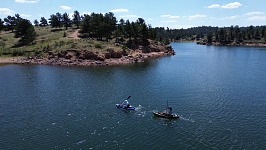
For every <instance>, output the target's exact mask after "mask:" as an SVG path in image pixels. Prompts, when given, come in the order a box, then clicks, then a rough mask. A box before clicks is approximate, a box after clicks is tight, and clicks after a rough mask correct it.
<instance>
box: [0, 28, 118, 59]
mask: <svg viewBox="0 0 266 150" xmlns="http://www.w3.org/2000/svg"><path fill="white" fill-rule="evenodd" d="M35 31H36V32H37V39H36V40H35V43H34V44H33V45H29V46H23V47H15V44H16V43H17V42H18V40H19V39H16V38H14V33H11V32H1V33H0V56H5V57H6V56H12V55H13V56H20V55H23V56H33V55H39V56H45V55H46V52H48V51H53V52H59V51H64V50H69V49H78V50H95V51H99V52H105V51H106V50H107V49H108V48H113V49H114V50H121V49H122V47H121V46H115V45H114V43H111V42H101V41H96V40H88V39H73V38H68V37H67V36H68V35H70V34H71V33H73V32H75V29H72V28H69V29H68V30H66V31H65V32H66V37H64V30H57V31H53V30H52V29H51V27H49V26H48V27H35Z"/></svg>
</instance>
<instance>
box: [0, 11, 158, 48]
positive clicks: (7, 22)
mask: <svg viewBox="0 0 266 150" xmlns="http://www.w3.org/2000/svg"><path fill="white" fill-rule="evenodd" d="M34 26H39V27H46V26H51V27H52V28H58V29H61V30H67V29H68V28H69V27H74V28H76V29H80V30H79V31H80V34H81V37H83V38H93V39H97V40H102V41H104V40H105V41H109V40H111V39H115V41H116V42H117V43H122V42H126V44H127V46H128V47H130V48H133V47H135V46H137V45H144V46H145V45H148V44H149V41H148V39H152V40H155V39H157V33H156V29H155V28H152V27H151V25H147V23H146V22H145V20H144V19H143V18H138V19H137V20H136V21H131V22H130V21H129V20H124V19H120V20H119V21H118V20H117V19H116V17H115V16H114V14H113V13H112V12H109V13H105V14H102V13H91V14H90V15H89V14H85V15H80V13H79V12H78V11H74V14H73V16H72V18H71V17H70V16H69V14H68V13H64V14H61V13H59V12H57V13H56V14H52V15H50V18H48V19H46V18H45V17H41V18H40V20H37V19H35V20H34V21H33V24H31V22H30V21H29V20H27V19H23V18H21V17H20V15H19V14H15V16H7V17H6V18H4V20H2V19H1V18H0V31H3V30H5V31H11V32H14V33H15V38H21V40H20V42H21V43H22V44H30V43H32V42H33V41H34V39H35V38H36V32H35V30H34Z"/></svg>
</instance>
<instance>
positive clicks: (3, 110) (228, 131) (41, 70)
mask: <svg viewBox="0 0 266 150" xmlns="http://www.w3.org/2000/svg"><path fill="white" fill-rule="evenodd" d="M172 46H173V48H174V49H175V51H176V55H175V56H171V57H164V58H160V59H155V60H151V61H149V62H145V63H140V64H133V65H124V66H107V67H62V66H43V65H2V66H0V127H1V128H0V135H1V136H0V149H4V150H7V149H12V150H13V149H252V150H253V149H264V148H265V147H266V136H265V135H266V80H265V77H266V49H265V48H253V47H249V48H247V47H214V46H209V47H208V46H201V45H196V44H195V43H172ZM129 95H131V96H132V97H131V98H130V102H131V103H132V104H133V105H135V106H137V110H136V111H129V112H128V111H123V110H120V109H117V108H115V104H116V103H120V102H122V101H123V99H125V98H127V97H128V96H129ZM167 100H168V102H169V105H171V106H172V107H173V110H174V112H176V113H178V114H179V115H180V116H181V118H180V119H178V120H173V121H169V120H165V119H161V118H155V117H153V114H152V111H153V110H163V109H164V108H165V105H166V101H167Z"/></svg>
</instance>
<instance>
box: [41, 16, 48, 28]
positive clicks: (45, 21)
mask: <svg viewBox="0 0 266 150" xmlns="http://www.w3.org/2000/svg"><path fill="white" fill-rule="evenodd" d="M40 26H42V27H45V26H48V22H47V20H46V19H45V18H44V17H41V20H40Z"/></svg>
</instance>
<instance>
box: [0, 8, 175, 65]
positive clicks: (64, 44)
mask: <svg viewBox="0 0 266 150" xmlns="http://www.w3.org/2000/svg"><path fill="white" fill-rule="evenodd" d="M0 32H1V33H0V35H1V37H0V56H5V57H6V56H23V57H26V58H30V59H33V60H28V59H27V61H38V60H46V61H49V63H51V61H52V63H55V62H56V61H66V62H73V61H75V62H76V63H79V62H82V61H83V60H99V61H105V60H106V59H110V58H122V57H124V56H125V57H126V59H127V61H129V60H130V61H132V62H134V61H139V60H142V59H143V57H144V56H145V57H150V55H147V56H146V55H145V54H149V53H151V52H160V55H164V54H173V53H174V52H173V50H172V49H171V47H169V46H167V44H169V43H165V41H163V40H160V38H159V37H158V36H157V31H156V29H155V28H152V27H151V25H147V24H146V22H145V20H144V19H142V18H138V19H137V20H136V21H132V22H130V21H129V20H124V19H120V20H119V21H118V20H117V19H116V17H115V16H114V14H113V13H111V12H109V13H105V14H101V13H99V14H98V13H91V14H90V15H88V14H86V15H84V16H82V15H80V13H79V12H78V11H74V14H73V16H69V14H67V13H64V14H61V13H59V12H57V13H56V14H51V15H50V17H49V18H45V17H41V18H40V20H37V19H35V20H34V21H33V24H32V23H31V22H30V21H29V20H27V19H23V18H21V17H20V15H19V14H16V15H15V16H7V17H6V18H4V19H3V20H2V19H0ZM73 34H77V35H75V36H76V37H75V38H73V36H72V35H73ZM65 59H67V60H65Z"/></svg>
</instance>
